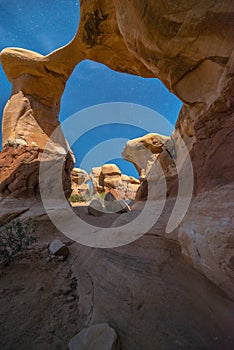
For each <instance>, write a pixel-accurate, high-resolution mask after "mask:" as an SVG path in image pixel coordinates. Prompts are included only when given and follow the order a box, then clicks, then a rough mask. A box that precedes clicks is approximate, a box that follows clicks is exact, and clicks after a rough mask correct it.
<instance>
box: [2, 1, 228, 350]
mask: <svg viewBox="0 0 234 350" xmlns="http://www.w3.org/2000/svg"><path fill="white" fill-rule="evenodd" d="M80 3H81V16H80V18H81V21H80V26H79V30H78V32H77V35H76V36H75V38H74V39H73V40H72V42H71V43H70V44H68V45H67V46H66V47H64V48H61V49H60V50H57V51H55V52H54V53H52V54H50V55H48V56H46V57H42V56H38V55H35V54H32V53H29V52H26V51H19V50H9V49H8V50H5V51H4V52H3V53H2V54H1V61H2V65H3V68H4V70H5V72H6V74H7V76H8V77H9V79H10V81H12V83H13V96H12V98H11V101H10V105H9V106H8V107H7V109H6V111H5V113H7V114H5V116H7V119H5V116H4V119H5V121H6V122H5V121H4V123H3V125H5V126H4V128H3V133H4V134H5V135H7V137H6V138H5V136H3V137H4V139H6V141H7V140H8V138H9V141H10V143H11V140H12V139H13V140H14V142H13V144H14V145H15V144H17V145H18V144H22V140H23V146H25V144H24V139H25V141H26V142H28V141H29V145H31V146H33V144H32V142H36V144H37V145H38V147H39V148H40V144H43V142H44V141H41V137H38V139H37V132H35V135H36V136H35V139H33V140H32V139H30V138H29V139H27V137H26V136H27V135H26V133H23V135H21V131H22V130H21V127H20V126H19V127H18V125H22V124H20V123H21V116H23V117H24V118H25V113H24V108H26V111H29V110H30V109H32V110H33V113H32V114H33V116H34V120H33V125H34V126H33V128H34V127H35V128H36V129H37V130H38V126H37V125H36V124H37V123H36V120H37V117H36V115H37V114H36V113H37V112H36V111H37V110H39V111H40V110H41V108H43V110H44V112H43V113H45V115H47V116H48V114H47V112H48V108H49V110H50V111H53V114H52V115H53V117H52V118H51V117H50V119H49V125H48V127H46V126H45V125H44V123H45V124H46V123H48V117H45V118H42V117H41V115H40V113H39V114H38V120H39V121H41V120H43V122H42V123H41V125H42V130H48V136H50V132H51V131H52V130H53V129H54V126H55V125H57V119H54V116H55V115H56V118H57V112H58V104H59V99H60V97H61V94H62V90H63V88H64V85H65V81H66V79H67V78H68V76H69V75H70V73H71V72H72V69H73V68H74V66H75V65H76V64H77V63H78V62H79V61H80V60H82V59H84V58H89V59H92V60H95V61H97V62H101V63H104V64H106V65H108V66H109V67H110V68H112V69H114V70H117V71H121V72H126V73H132V74H137V75H140V76H143V77H158V78H159V79H160V80H161V81H162V82H163V83H164V84H165V85H166V86H167V88H168V89H169V90H170V91H171V92H173V93H174V94H176V95H177V96H178V97H179V98H180V99H181V100H182V101H183V102H184V105H183V107H182V109H181V112H180V115H179V118H178V121H177V124H176V128H175V129H176V130H175V132H174V134H173V135H172V138H173V140H174V142H175V145H176V144H177V143H178V132H180V135H181V136H182V138H183V140H184V141H185V143H186V145H187V146H188V149H189V151H190V155H191V159H192V163H193V168H194V176H195V183H194V185H195V186H194V187H195V188H194V197H193V199H192V202H191V205H190V208H189V211H188V214H187V216H185V217H184V219H183V221H182V223H181V224H180V226H179V227H178V228H177V229H176V230H175V232H173V235H172V236H171V237H170V236H165V222H164V224H162V225H160V226H159V227H154V228H152V230H151V231H150V234H148V235H145V237H143V238H142V239H141V240H139V241H136V242H134V243H133V244H131V245H130V244H129V245H128V246H126V247H122V248H118V249H117V250H111V251H110V250H107V249H106V250H97V249H91V248H85V249H84V247H81V248H80V252H79V254H80V255H79V257H80V259H79V271H78V272H80V271H81V272H82V273H83V277H84V276H85V278H83V279H82V276H80V281H81V282H80V284H81V287H84V291H85V295H88V296H90V300H89V302H87V298H86V299H85V298H83V299H82V298H81V299H80V300H81V301H80V308H81V309H82V310H84V312H83V314H84V315H86V318H87V314H90V313H92V315H91V318H90V319H89V320H88V321H87V320H86V321H87V322H90V320H91V322H93V323H95V322H98V323H100V322H106V321H107V322H109V323H110V325H112V324H113V326H114V328H116V329H117V330H118V331H119V333H120V338H121V343H123V344H124V345H123V348H124V349H134V350H135V349H137V348H139V349H142V348H144V349H152V348H155V347H156V348H160V347H161V348H162V349H164V348H165V349H168V348H173V349H174V348H175V347H176V348H181V349H188V348H191V349H193V348H194V349H197V348H204V349H211V348H220V349H221V348H222V349H228V350H229V349H232V348H233V344H232V343H231V338H230V332H231V331H230V324H231V322H230V313H229V310H230V308H229V306H228V307H227V305H228V304H227V303H226V300H224V299H223V295H221V293H220V291H219V290H218V289H216V287H215V286H214V285H213V284H212V283H210V282H209V281H208V280H207V279H205V278H203V276H201V275H200V274H199V273H198V272H197V271H195V270H194V269H193V268H192V266H189V264H187V263H186V261H185V260H184V258H183V257H182V255H181V250H182V253H183V254H184V255H185V256H186V259H187V261H189V262H190V263H191V264H192V265H193V266H194V267H195V268H196V269H197V270H198V271H200V272H201V273H202V274H203V275H205V276H207V277H208V279H209V280H210V281H212V282H213V283H215V284H216V285H217V286H218V287H220V288H221V289H222V290H223V291H224V292H225V293H226V295H228V296H229V297H230V298H233V290H234V284H233V279H231V278H232V277H231V276H232V274H233V250H232V247H233V193H234V188H233V169H234V157H233V145H234V136H233V135H234V133H233V127H234V117H233V95H234V94H233V70H234V65H233V58H234V56H233V35H234V25H233V12H234V3H233V1H232V0H226V1H225V2H223V1H218V0H206V1H200V2H195V1H187V0H175V1H173V2H171V1H162V0H157V1H153V0H149V1H142V0H128V1H125V0H108V1H107V0H83V1H81V2H80ZM50 77H51V79H50ZM54 81H56V83H57V81H58V82H59V84H58V91H57V92H55V91H54V90H53V89H52V91H51V93H52V96H51V95H50V93H49V95H48V96H49V98H48V99H47V97H46V96H45V95H46V94H45V87H46V88H47V89H46V90H48V87H51V85H50V84H52V82H54ZM48 84H49V86H48ZM55 85H56V84H55ZM30 86H31V87H30ZM28 89H29V90H28ZM56 89H57V88H56ZM49 90H50V89H49ZM21 91H22V93H21ZM47 93H48V92H47ZM37 94H39V96H37ZM15 98H16V99H18V98H19V99H20V100H21V98H22V99H24V98H25V99H26V100H24V103H23V104H22V105H24V106H26V107H22V109H21V111H20V112H17V113H15V112H14V113H13V114H11V112H9V111H10V110H11V105H12V106H15V102H14V99H15ZM48 101H50V102H49V104H48ZM53 101H54V102H55V103H54V104H53ZM17 105H18V103H17ZM44 105H45V106H46V107H44ZM38 106H39V107H38ZM14 108H15V107H12V110H14ZM17 108H18V107H17ZM19 109H20V105H19ZM8 113H9V114H8ZM29 114H30V113H29ZM9 115H10V117H9ZM17 115H19V116H20V118H18V117H17ZM26 115H27V117H26V118H28V114H27V112H26ZM24 118H23V119H22V122H23V120H24ZM41 118H42V119H41ZM8 119H9V120H12V121H13V122H12V121H7V120H8ZM8 123H9V125H16V126H14V128H13V130H15V131H14V135H13V136H11V134H10V132H9V128H7V124H8ZM50 123H52V127H51V124H50ZM25 128H26V127H25ZM5 130H6V133H5ZM27 140H28V141H27ZM6 141H5V142H6ZM30 142H31V144H30ZM60 142H61V144H64V143H63V142H62V141H61V140H60ZM6 152H10V154H11V153H12V151H11V150H9V149H8V148H6ZM2 154H4V152H2V153H1V157H2ZM34 156H35V159H36V158H37V154H36V153H35V154H34V153H33V156H32V162H34V158H33V157H34ZM27 157H28V156H27ZM27 157H26V159H27ZM178 157H179V156H178ZM18 165H19V164H17V165H16V166H18ZM14 172H15V168H13V169H12V173H14ZM1 173H2V172H1ZM7 176H8V175H7ZM9 177H10V175H9ZM4 181H5V180H4ZM20 183H22V181H21V182H20ZM220 185H222V186H220ZM4 188H5V187H4ZM132 213H133V211H132V212H131V215H132ZM125 215H128V214H123V216H122V217H124V218H123V219H122V217H121V220H126V216H125ZM163 220H166V219H165V218H163ZM155 234H157V235H161V236H162V238H156V237H155ZM167 238H169V239H167ZM172 238H173V239H175V240H177V241H178V242H179V245H180V246H177V243H174V242H172V241H171V239H172ZM86 257H88V258H87V259H86ZM100 262H101V263H100ZM82 264H83V266H82V267H81V265H82ZM168 264H169V265H170V266H168ZM107 266H108V268H107ZM77 275H78V273H77ZM87 276H88V277H87ZM90 276H91V277H90ZM90 280H91V281H90ZM110 281H111V283H110ZM87 286H88V287H87ZM123 286H124V288H123ZM87 290H89V292H90V293H87ZM94 294H95V295H94ZM126 296H127V298H126ZM149 300H150V301H149ZM220 300H222V301H220ZM94 301H95V305H94ZM103 301H105V302H104V303H103ZM119 301H120V302H119ZM87 304H88V305H87ZM191 305H192V308H191ZM216 305H220V307H217V308H216ZM116 309H118V312H117V313H116ZM211 309H212V310H214V309H215V312H212V313H211V312H210V310H211ZM227 315H228V317H227ZM214 319H215V322H214ZM142 320H143V321H142ZM155 324H156V328H155V326H154V325H155ZM211 324H212V327H211V328H210V325H211ZM217 324H219V326H217ZM129 325H131V327H130V326H129ZM155 329H156V336H155ZM207 330H208V332H207ZM216 334H218V339H216ZM168 344H169V346H168ZM194 344H195V345H194Z"/></svg>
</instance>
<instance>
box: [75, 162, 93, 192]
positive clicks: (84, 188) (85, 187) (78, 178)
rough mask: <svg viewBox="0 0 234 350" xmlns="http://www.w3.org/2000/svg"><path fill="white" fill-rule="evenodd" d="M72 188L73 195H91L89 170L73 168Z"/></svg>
mask: <svg viewBox="0 0 234 350" xmlns="http://www.w3.org/2000/svg"><path fill="white" fill-rule="evenodd" d="M71 181H72V184H71V189H72V195H76V194H78V195H81V196H86V195H90V191H91V189H90V185H89V183H88V182H89V181H90V177H89V175H88V174H87V172H86V171H85V170H83V169H80V168H73V169H72V171H71Z"/></svg>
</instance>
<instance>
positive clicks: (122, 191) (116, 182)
mask: <svg viewBox="0 0 234 350" xmlns="http://www.w3.org/2000/svg"><path fill="white" fill-rule="evenodd" d="M90 178H91V180H92V184H93V191H94V193H96V192H99V193H102V192H108V191H110V190H111V189H115V190H116V191H117V193H118V198H119V199H125V200H130V199H134V198H135V195H136V192H137V190H138V188H139V185H140V181H139V180H137V179H135V178H134V177H133V176H128V175H125V174H122V173H121V170H120V169H119V167H118V166H117V165H115V164H105V165H103V166H102V167H95V168H92V170H91V172H90Z"/></svg>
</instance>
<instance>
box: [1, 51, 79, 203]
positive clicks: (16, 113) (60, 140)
mask: <svg viewBox="0 0 234 350" xmlns="http://www.w3.org/2000/svg"><path fill="white" fill-rule="evenodd" d="M1 63H2V66H3V69H4V71H5V73H6V75H7V77H8V79H9V80H10V82H11V83H12V94H11V97H10V99H9V101H8V102H7V104H6V106H5V109H4V113H3V121H2V146H3V151H2V152H1V154H0V162H1V164H2V163H3V165H1V171H0V174H1V175H0V183H1V185H2V186H3V189H1V193H2V194H3V195H6V194H8V195H9V194H10V195H11V196H15V197H20V196H27V195H29V196H32V195H34V194H35V191H36V192H37V189H36V188H37V187H38V183H39V182H38V177H39V164H40V161H41V156H42V152H43V149H44V147H45V146H46V145H47V149H48V151H47V152H48V154H49V155H48V157H47V158H48V159H49V161H51V162H53V160H55V161H57V160H58V158H64V165H65V168H64V171H63V177H64V178H65V182H64V187H65V193H66V195H67V196H69V194H70V187H71V181H70V178H69V177H70V171H71V168H72V167H73V159H72V152H71V151H70V149H69V146H68V145H67V142H66V140H65V138H64V136H63V133H62V131H61V130H60V129H59V121H58V114H59V109H60V100H61V97H62V93H63V91H64V88H65V83H66V79H67V78H68V76H69V72H71V69H70V68H67V69H66V70H64V69H63V68H62V66H61V65H60V66H59V65H58V67H57V69H56V67H52V65H51V64H49V63H48V62H46V59H45V58H44V57H43V56H41V55H39V54H37V53H34V52H31V51H28V50H23V49H5V50H3V52H2V53H1ZM55 130H57V132H56V134H54V135H53V133H54V132H55ZM52 135H53V137H52ZM12 154H14V157H13V159H12ZM28 155H30V156H28ZM27 170H28V171H27ZM18 177H19V178H21V180H20V181H19V179H18ZM22 177H23V183H22ZM21 185H23V186H21ZM2 186H1V187H2ZM13 187H14V188H13ZM32 187H33V190H32Z"/></svg>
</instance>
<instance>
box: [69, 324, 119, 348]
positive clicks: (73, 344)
mask: <svg viewBox="0 0 234 350" xmlns="http://www.w3.org/2000/svg"><path fill="white" fill-rule="evenodd" d="M68 349H69V350H77V349H79V350H103V349H105V350H119V349H120V346H119V341H118V336H117V334H116V332H115V330H114V329H113V328H111V327H110V326H109V325H108V324H107V323H101V324H97V325H94V326H90V327H89V328H84V329H83V330H82V331H81V332H80V333H78V334H77V335H76V336H75V337H73V338H72V339H71V340H70V342H69V344H68Z"/></svg>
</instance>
